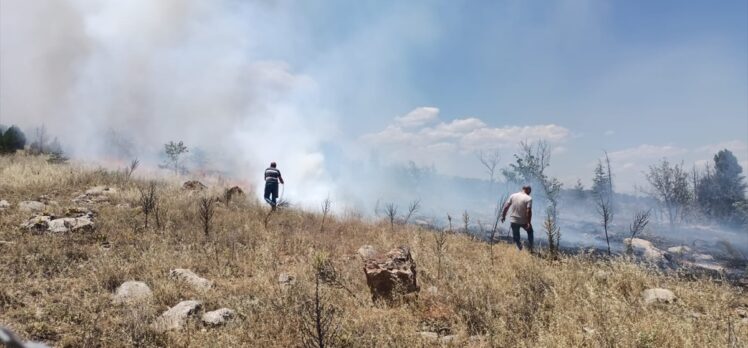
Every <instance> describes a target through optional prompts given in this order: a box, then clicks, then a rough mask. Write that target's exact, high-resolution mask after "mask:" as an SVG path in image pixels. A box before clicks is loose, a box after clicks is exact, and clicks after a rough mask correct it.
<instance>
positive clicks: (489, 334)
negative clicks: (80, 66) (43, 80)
mask: <svg viewBox="0 0 748 348" xmlns="http://www.w3.org/2000/svg"><path fill="white" fill-rule="evenodd" d="M100 185H103V186H106V187H113V188H116V191H115V192H111V193H105V194H104V193H100V192H99V193H92V194H91V195H90V196H91V197H86V196H85V195H84V196H83V197H81V194H84V192H85V191H86V190H88V189H90V188H92V187H96V186H100ZM146 186H147V184H146V183H145V182H144V181H140V180H132V181H129V180H127V178H126V177H125V176H124V175H123V174H121V173H115V172H109V171H105V170H88V169H83V168H81V167H77V166H74V165H50V164H47V163H46V162H45V161H43V160H42V159H40V158H33V157H24V156H11V157H1V158H0V200H7V201H8V202H9V203H10V207H8V208H5V209H4V210H2V211H0V241H2V242H0V269H2V272H0V284H2V286H0V325H2V326H8V327H11V328H12V329H13V330H15V331H16V332H17V333H18V334H19V335H20V336H22V337H24V338H26V339H33V340H38V341H45V342H47V343H48V344H50V345H54V346H60V347H79V346H102V347H119V346H133V345H136V346H184V347H236V346H256V347H289V346H299V345H300V344H301V342H302V341H303V338H304V334H303V333H302V330H301V328H302V327H303V324H302V323H303V322H304V321H308V320H307V319H309V318H308V315H307V314H302V313H305V312H303V311H301V310H300V307H302V306H301V305H302V304H303V303H306V302H307V301H309V300H310V299H312V298H313V295H314V289H315V286H314V285H315V281H314V279H315V271H314V268H313V265H314V264H315V263H316V264H321V263H324V264H325V265H328V267H329V266H331V268H328V270H331V269H334V271H331V272H332V273H333V274H334V277H333V278H334V279H335V281H334V282H332V283H330V284H323V285H322V286H321V287H320V292H321V294H322V304H323V305H326V306H332V307H333V308H335V313H334V315H333V316H332V318H333V322H334V323H335V325H333V326H335V327H339V337H338V340H337V344H339V345H341V346H352V347H410V346H431V345H435V346H438V345H442V344H444V345H453V346H475V347H489V346H505V347H507V346H526V347H538V346H543V347H572V346H589V347H598V346H639V347H710V346H711V347H714V346H720V347H721V346H730V345H733V346H740V345H741V344H743V345H744V344H747V343H748V323H746V321H748V320H744V319H742V318H741V316H740V315H741V313H742V314H745V313H746V312H745V311H746V310H748V297H747V296H746V294H745V293H744V292H742V290H741V289H739V288H735V287H733V286H730V285H728V284H723V283H721V282H716V281H710V280H703V279H701V280H698V279H697V280H689V279H686V278H679V277H677V276H674V275H665V274H660V273H658V272H657V271H655V270H650V269H646V268H644V267H641V266H638V265H635V264H632V263H629V262H626V261H625V260H613V261H599V260H594V259H592V258H590V257H586V256H584V255H578V256H573V257H563V258H562V259H561V260H558V261H549V260H546V259H543V258H541V257H536V256H531V255H529V254H527V253H521V252H518V251H516V250H515V248H513V247H512V246H510V245H507V244H497V245H495V246H493V247H490V246H489V245H487V244H485V243H481V242H477V241H474V240H472V239H470V238H469V237H466V236H464V235H453V234H450V235H448V236H447V238H446V243H445V248H444V251H443V252H442V253H441V259H442V261H441V271H439V269H438V268H439V267H440V266H439V261H438V260H439V259H440V257H439V255H438V254H439V253H438V251H437V248H436V240H435V237H436V234H435V233H433V232H432V231H427V230H423V229H421V228H419V227H416V226H410V225H407V226H401V225H400V226H398V225H395V226H394V230H391V227H390V225H389V224H388V223H384V222H371V221H367V220H365V219H363V218H361V217H360V216H357V215H356V214H353V213H350V214H346V216H334V217H328V218H327V219H326V221H325V222H324V226H323V225H322V216H321V215H320V214H318V213H312V212H307V211H300V210H295V209H283V210H280V211H278V212H277V213H275V214H272V215H270V216H269V218H268V210H267V208H266V206H264V205H262V204H260V203H258V202H257V201H256V200H255V199H254V198H253V197H252V195H251V194H250V195H249V196H250V197H249V198H247V197H243V198H235V199H234V200H232V201H231V202H230V203H229V204H228V205H227V204H224V203H219V204H218V205H217V207H216V211H215V215H214V217H213V223H212V229H211V231H210V232H209V234H208V235H207V236H206V235H205V234H204V233H203V230H202V227H201V224H200V221H199V216H198V213H197V211H198V206H197V203H198V201H199V199H200V197H202V196H204V195H211V194H212V195H215V196H220V195H221V194H222V190H223V189H224V188H220V187H217V188H209V189H208V190H207V191H204V192H194V191H186V190H183V189H182V188H181V187H180V185H179V184H178V183H165V182H164V183H160V184H158V185H157V191H156V192H157V195H158V202H159V206H160V209H159V218H158V220H159V224H160V225H161V226H160V227H157V226H155V225H156V219H155V217H154V216H151V217H150V222H149V227H148V228H145V227H144V226H143V224H144V216H143V215H142V213H141V212H140V209H139V208H138V201H139V199H140V195H141V194H140V191H139V188H143V187H146ZM97 194H98V195H99V196H100V197H103V198H100V199H99V198H96V197H93V196H94V195H97ZM40 196H43V197H40ZM99 196H97V197H99ZM76 197H78V198H79V199H78V201H77V202H73V199H74V198H76ZM90 198H91V199H90ZM92 198H96V199H92ZM30 200H39V201H42V203H45V206H44V207H43V209H44V210H46V211H47V212H49V213H52V214H55V215H57V216H62V215H64V213H65V212H67V211H69V208H73V207H79V206H84V207H85V208H86V209H90V210H93V211H95V213H96V215H95V217H94V218H93V221H94V223H95V226H96V227H95V230H93V231H89V230H84V229H81V230H80V231H72V232H61V233H52V232H32V231H27V230H23V229H21V228H19V225H20V224H21V223H23V222H25V221H26V220H28V219H29V218H30V217H32V216H34V215H37V213H34V212H29V211H22V210H21V209H19V203H20V202H22V201H30ZM333 204H334V202H333ZM84 210H85V209H84ZM366 244H369V245H373V246H374V247H375V248H377V249H379V250H383V251H386V250H389V249H390V248H393V247H396V246H399V245H408V246H410V248H411V250H412V251H413V255H414V259H415V261H416V262H417V265H418V281H419V283H420V286H421V291H420V294H419V296H418V297H417V298H416V299H414V300H411V301H403V302H402V303H399V304H395V305H391V306H387V305H384V304H373V303H372V301H371V297H370V293H369V289H368V288H367V285H366V281H365V278H364V274H363V271H362V266H363V264H362V262H361V260H360V259H359V257H358V255H357V254H356V250H357V249H358V248H359V247H360V246H362V245H366ZM175 268H185V269H190V270H192V271H194V272H195V273H196V274H198V275H199V276H202V277H205V278H207V279H209V280H210V281H212V282H213V286H212V288H210V289H208V290H197V289H194V288H192V287H190V286H188V285H186V284H184V283H183V282H179V281H175V280H174V279H171V278H170V277H169V272H170V270H172V269H175ZM283 273H285V274H289V275H291V276H293V277H294V278H295V282H294V283H293V284H292V285H284V284H279V281H278V279H279V276H280V275H281V274H283ZM439 274H441V276H439ZM129 280H137V281H142V282H144V283H146V284H147V285H148V286H149V287H150V289H151V290H152V292H153V296H152V299H151V300H150V302H146V303H145V304H141V305H135V306H128V305H114V304H113V302H112V296H113V293H114V291H115V290H116V289H117V287H119V286H120V284H122V283H123V282H125V281H129ZM657 287H659V288H667V289H669V290H671V291H673V293H674V294H675V295H676V296H677V298H678V299H677V300H676V301H675V302H674V303H670V304H666V303H655V304H649V305H647V304H645V302H644V301H643V300H642V297H641V293H642V291H643V290H645V289H648V288H657ZM183 300H199V301H201V302H202V307H203V309H204V310H205V311H208V310H214V309H218V308H222V307H226V308H230V309H232V310H234V311H236V312H237V313H238V315H237V317H236V318H235V319H234V320H232V321H230V322H229V323H228V324H227V325H225V326H221V327H209V326H205V325H203V324H201V323H200V322H199V320H194V319H190V320H188V321H187V323H186V326H185V327H184V328H183V329H182V330H178V331H169V332H165V333H160V332H158V331H156V330H154V329H153V328H152V327H151V326H150V324H151V323H152V322H154V321H155V320H156V318H157V317H158V316H159V315H160V314H161V313H162V312H164V311H165V310H167V309H168V308H170V307H172V306H174V305H175V304H177V303H179V302H180V301H183ZM424 331H427V332H429V331H430V332H435V333H437V334H438V335H439V336H437V337H439V338H434V336H435V335H433V334H426V333H422V332H424ZM444 336H447V339H444V338H443V337H444ZM450 339H451V341H448V340H450Z"/></svg>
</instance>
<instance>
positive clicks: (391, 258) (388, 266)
mask: <svg viewBox="0 0 748 348" xmlns="http://www.w3.org/2000/svg"><path fill="white" fill-rule="evenodd" d="M364 274H365V275H366V284H367V285H368V286H369V290H370V291H371V295H372V300H374V301H377V300H379V299H386V300H391V299H392V298H393V295H395V290H396V289H398V290H400V291H401V292H402V293H403V294H409V293H414V292H418V291H419V290H420V288H419V287H418V283H417V279H416V262H415V261H414V260H413V257H412V256H411V253H410V248H409V247H407V246H401V247H399V248H396V249H392V250H391V251H390V252H388V253H387V254H385V255H384V256H383V257H378V258H374V259H369V260H366V261H365V265H364Z"/></svg>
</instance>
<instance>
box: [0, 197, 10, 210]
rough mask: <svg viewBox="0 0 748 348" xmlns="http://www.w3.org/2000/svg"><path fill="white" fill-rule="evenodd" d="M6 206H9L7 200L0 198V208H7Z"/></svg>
mask: <svg viewBox="0 0 748 348" xmlns="http://www.w3.org/2000/svg"><path fill="white" fill-rule="evenodd" d="M8 208H10V203H8V201H6V200H4V199H3V200H0V210H5V209H8Z"/></svg>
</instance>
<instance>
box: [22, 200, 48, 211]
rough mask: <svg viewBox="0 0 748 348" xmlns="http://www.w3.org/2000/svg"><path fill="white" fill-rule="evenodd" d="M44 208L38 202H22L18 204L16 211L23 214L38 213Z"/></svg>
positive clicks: (43, 205) (44, 206)
mask: <svg viewBox="0 0 748 348" xmlns="http://www.w3.org/2000/svg"><path fill="white" fill-rule="evenodd" d="M46 208H47V206H46V205H45V204H44V203H42V202H39V201H23V202H19V203H18V210H20V211H25V212H40V211H44V210H45V209H46Z"/></svg>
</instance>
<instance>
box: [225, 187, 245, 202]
mask: <svg viewBox="0 0 748 348" xmlns="http://www.w3.org/2000/svg"><path fill="white" fill-rule="evenodd" d="M243 195H244V190H242V189H241V188H240V187H239V186H234V187H232V188H230V189H227V190H226V193H225V197H226V203H228V202H229V201H231V199H233V198H234V197H240V196H243Z"/></svg>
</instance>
